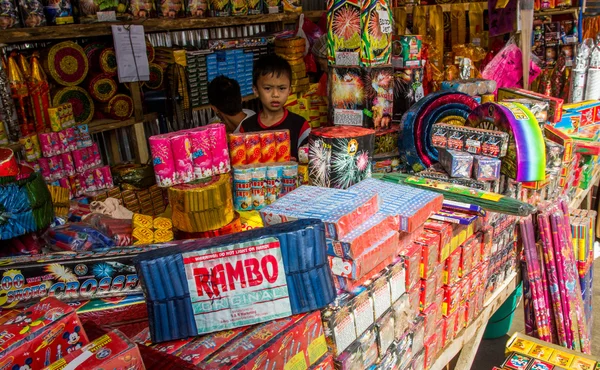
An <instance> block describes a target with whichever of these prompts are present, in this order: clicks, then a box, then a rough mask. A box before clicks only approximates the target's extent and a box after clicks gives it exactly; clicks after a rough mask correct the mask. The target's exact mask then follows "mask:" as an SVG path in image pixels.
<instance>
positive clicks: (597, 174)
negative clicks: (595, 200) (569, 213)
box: [569, 166, 600, 210]
mask: <svg viewBox="0 0 600 370" xmlns="http://www.w3.org/2000/svg"><path fill="white" fill-rule="evenodd" d="M599 180H600V166H598V167H597V168H596V169H595V170H594V174H593V175H592V181H590V186H589V187H588V188H587V189H581V188H578V189H577V190H576V191H575V196H574V197H573V199H571V202H570V203H569V209H570V210H575V209H578V208H579V207H581V203H583V200H584V199H585V198H586V197H587V196H588V194H589V193H590V191H591V190H592V188H593V187H594V186H596V185H598V181H599Z"/></svg>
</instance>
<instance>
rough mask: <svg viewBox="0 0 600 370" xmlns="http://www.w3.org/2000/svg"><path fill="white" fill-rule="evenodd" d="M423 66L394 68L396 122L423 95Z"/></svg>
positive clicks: (393, 117)
mask: <svg viewBox="0 0 600 370" xmlns="http://www.w3.org/2000/svg"><path fill="white" fill-rule="evenodd" d="M423 75H424V74H423V68H422V67H421V68H399V69H395V70H394V84H395V87H394V114H393V115H392V119H393V120H394V121H395V122H397V121H400V120H402V116H403V115H404V113H406V112H407V111H408V110H409V109H410V107H412V106H413V104H415V103H416V102H418V101H419V100H421V98H423V97H424V96H425V92H424V90H423Z"/></svg>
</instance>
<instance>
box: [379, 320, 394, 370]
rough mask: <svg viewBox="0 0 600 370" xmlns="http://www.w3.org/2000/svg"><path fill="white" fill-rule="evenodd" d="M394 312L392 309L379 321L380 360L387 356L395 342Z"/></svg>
mask: <svg viewBox="0 0 600 370" xmlns="http://www.w3.org/2000/svg"><path fill="white" fill-rule="evenodd" d="M394 325H395V319H394V312H393V311H392V310H391V309H390V310H388V311H387V312H386V313H384V314H383V316H381V317H380V318H379V320H377V323H376V324H375V328H376V329H377V347H378V352H379V357H380V359H381V358H382V357H384V356H385V353H386V352H387V350H388V348H390V346H391V345H392V343H393V342H394Z"/></svg>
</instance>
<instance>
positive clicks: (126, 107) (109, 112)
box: [98, 94, 133, 120]
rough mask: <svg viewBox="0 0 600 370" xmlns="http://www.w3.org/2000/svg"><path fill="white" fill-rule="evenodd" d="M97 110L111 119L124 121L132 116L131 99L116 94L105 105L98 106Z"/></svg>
mask: <svg viewBox="0 0 600 370" xmlns="http://www.w3.org/2000/svg"><path fill="white" fill-rule="evenodd" d="M98 108H99V110H101V111H102V113H104V114H105V115H106V116H108V117H110V118H112V119H117V120H124V119H127V118H129V117H131V115H132V114H133V99H131V97H130V96H128V95H125V94H116V95H115V96H113V97H112V98H111V99H110V100H109V101H108V102H107V103H104V104H99V106H98Z"/></svg>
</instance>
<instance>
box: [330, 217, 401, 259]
mask: <svg viewBox="0 0 600 370" xmlns="http://www.w3.org/2000/svg"><path fill="white" fill-rule="evenodd" d="M399 224H400V221H399V218H398V217H396V216H388V215H385V214H383V213H380V212H378V213H376V214H375V215H374V216H373V217H371V218H369V219H368V220H367V221H365V222H363V223H362V224H360V225H359V226H358V227H357V228H356V229H354V230H352V231H351V232H350V233H349V234H347V235H346V236H344V237H343V238H342V239H340V240H334V239H327V254H328V255H330V256H335V257H341V258H344V259H354V258H358V257H359V256H360V255H362V254H363V253H364V252H365V251H366V250H367V248H369V247H371V246H372V245H373V244H375V243H377V241H378V240H379V239H380V238H381V235H386V234H388V233H389V232H390V231H393V230H398V228H399Z"/></svg>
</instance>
